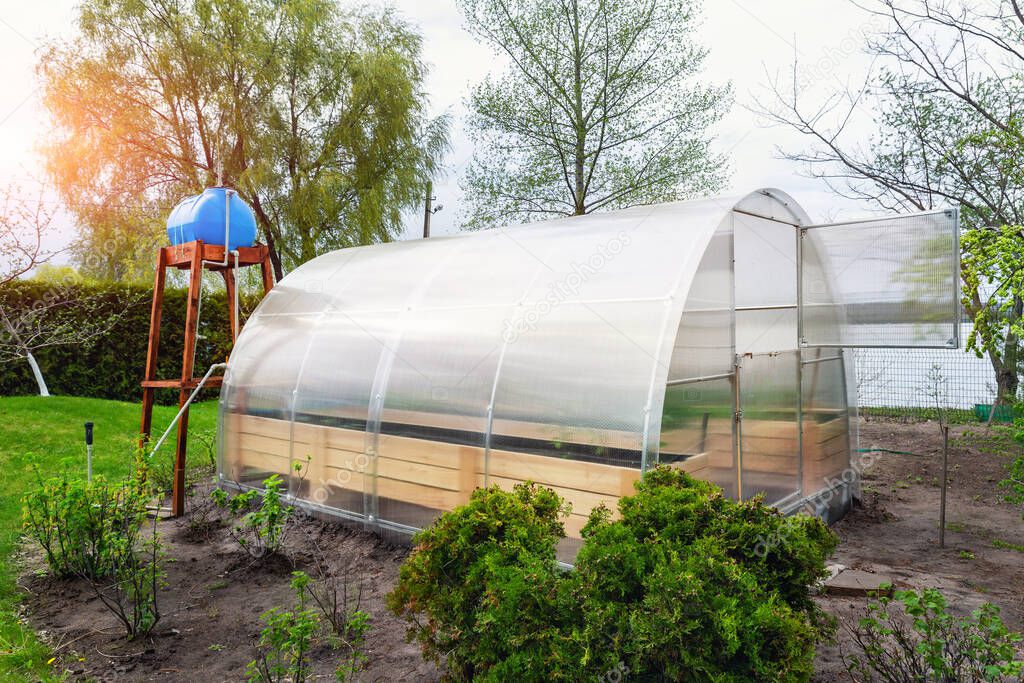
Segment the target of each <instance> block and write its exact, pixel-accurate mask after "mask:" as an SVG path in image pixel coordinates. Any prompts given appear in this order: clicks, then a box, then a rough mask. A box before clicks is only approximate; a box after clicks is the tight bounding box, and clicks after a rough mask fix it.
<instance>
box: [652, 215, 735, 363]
mask: <svg viewBox="0 0 1024 683" xmlns="http://www.w3.org/2000/svg"><path fill="white" fill-rule="evenodd" d="M732 241H733V235H732V221H731V220H730V219H727V220H725V221H723V223H722V225H721V226H720V227H719V229H718V230H717V231H716V232H715V234H714V236H713V237H712V238H711V241H710V242H709V243H708V246H707V249H706V251H705V252H704V257H703V258H702V259H701V261H700V266H698V268H697V273H696V274H695V275H694V278H693V281H692V282H691V284H690V289H689V292H688V294H687V297H686V304H685V305H684V307H683V314H682V317H681V318H680V322H679V329H678V330H677V331H676V335H675V344H674V345H673V349H672V361H671V364H670V367H669V373H668V379H669V381H671V380H680V379H693V378H697V377H707V376H709V375H719V374H722V373H727V372H732V366H733V363H734V361H735V358H734V348H733V330H734V327H733V307H732V297H733V274H732Z"/></svg>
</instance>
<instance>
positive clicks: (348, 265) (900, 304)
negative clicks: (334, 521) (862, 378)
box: [218, 190, 960, 558]
mask: <svg viewBox="0 0 1024 683" xmlns="http://www.w3.org/2000/svg"><path fill="white" fill-rule="evenodd" d="M958 230H959V218H958V215H957V213H956V212H955V211H935V212H928V213H923V214H916V215H908V216H891V217H884V218H875V219H867V220H863V221H856V222H844V223H837V224H812V223H811V221H810V220H809V219H808V217H807V215H806V214H805V213H804V211H803V210H802V209H801V208H800V207H799V206H798V205H797V204H796V202H795V201H794V200H793V199H792V198H791V197H789V196H788V195H786V194H785V193H783V192H781V191H778V190H759V191H757V192H753V193H751V194H749V195H747V196H745V197H741V198H731V199H721V198H717V199H706V200H698V201H689V202H676V203H670V204H660V205H654V206H641V207H634V208H630V209H625V210H621V211H615V212H608V213H599V214H590V215H587V216H579V217H572V218H564V219H558V220H554V221H547V222H542V223H533V224H527V225H522V226H515V227H509V228H501V229H493V230H486V231H480V232H473V233H463V234H459V235H453V236H445V237H434V238H431V239H428V240H413V241H402V242H395V243H388V244H379V245H373V246H366V247H357V248H350V249H342V250H338V251H334V252H331V253H328V254H325V255H323V256H321V257H319V258H317V259H314V260H313V261H310V262H308V263H306V264H304V265H302V266H300V267H299V268H297V269H296V270H295V271H293V272H292V273H290V274H289V275H288V276H287V277H285V278H284V279H283V280H282V281H281V282H280V283H279V284H278V285H277V286H276V287H275V288H274V289H273V290H271V291H270V293H269V294H268V295H267V297H266V298H265V300H264V301H263V302H262V303H261V304H260V306H259V307H258V309H257V310H256V311H255V312H254V314H253V315H252V317H251V318H250V320H249V321H248V323H247V324H246V325H245V327H244V329H243V331H242V333H241V335H240V337H239V339H238V341H237V344H236V346H235V349H234V351H233V352H232V355H231V358H230V361H229V363H228V371H227V373H226V376H225V380H224V385H223V388H222V391H221V402H220V419H219V437H220V438H219V440H218V444H219V453H218V472H219V477H220V480H221V482H222V483H224V484H228V485H236V486H241V487H248V486H259V485H260V483H261V482H262V481H263V480H264V479H265V478H266V477H268V476H270V475H271V474H278V475H280V476H281V477H282V478H284V479H285V480H286V481H287V486H288V491H289V495H290V497H291V498H292V499H293V500H295V501H296V502H298V503H300V504H301V505H303V506H305V507H307V508H309V509H311V510H317V511H320V512H324V513H328V514H331V515H335V516H339V517H342V518H346V519H350V520H354V521H357V522H361V523H363V524H365V525H367V526H369V527H372V528H374V529H377V530H381V531H389V532H397V533H399V534H409V533H412V532H414V531H416V530H417V529H421V528H423V527H425V526H427V525H429V524H430V522H431V521H432V520H433V519H435V518H436V517H437V516H438V515H439V514H440V513H441V512H443V511H445V510H449V509H452V508H454V507H456V506H458V505H460V504H463V503H465V502H467V501H468V499H469V496H470V494H471V493H472V491H473V490H474V489H475V488H477V487H481V486H491V485H499V486H501V487H504V488H507V487H511V486H513V485H514V484H516V483H519V482H525V481H533V482H537V483H539V484H543V485H545V486H549V487H551V488H553V489H554V490H555V491H556V492H558V493H559V494H561V495H562V496H563V497H564V498H565V499H566V500H567V501H568V502H569V503H570V504H571V505H572V512H571V514H570V516H569V517H568V519H567V520H566V532H567V536H568V539H567V540H566V542H565V543H563V548H562V554H563V556H564V557H568V558H571V556H572V554H573V552H574V549H575V548H576V547H577V546H578V543H579V537H580V529H581V528H582V526H583V524H584V523H585V522H586V520H587V517H588V515H589V513H590V511H591V510H592V509H593V508H595V507H596V506H598V505H601V504H605V505H607V506H608V507H610V508H611V509H613V510H614V509H615V503H616V501H617V499H618V498H619V497H621V496H623V495H628V494H630V493H631V492H632V491H633V484H634V482H636V481H637V479H639V478H640V477H641V476H642V473H643V472H644V471H645V470H647V469H649V468H651V467H653V466H655V465H657V464H663V465H668V466H672V467H679V468H682V469H684V470H686V471H688V472H690V473H691V474H692V475H693V476H695V477H698V478H703V479H707V480H710V481H713V482H714V483H716V484H718V485H719V486H721V487H722V489H723V490H724V492H725V494H726V495H728V496H730V497H733V498H741V499H747V498H751V497H753V496H758V495H760V496H764V498H765V500H766V501H767V502H769V503H771V504H773V505H776V506H778V507H779V508H780V509H782V510H783V511H785V512H792V511H795V510H804V511H808V512H810V513H812V514H817V515H820V516H822V517H824V518H825V519H828V520H833V519H836V518H838V517H839V516H841V515H842V514H843V512H844V511H845V510H846V509H847V508H848V507H849V505H850V503H851V500H852V496H853V495H854V494H855V493H856V490H857V482H858V471H857V470H858V468H857V466H856V462H854V461H852V460H851V453H854V452H855V451H856V422H855V419H854V418H855V414H856V405H855V395H856V391H855V386H854V382H853V380H852V377H853V374H852V366H851V361H850V357H849V354H844V349H845V348H848V347H856V346H916V347H942V348H948V347H950V346H956V345H957V344H958V338H957V330H958V325H957V322H958V321H959V317H960V310H959V297H958V295H957V284H958V282H959V275H958V269H959V249H958Z"/></svg>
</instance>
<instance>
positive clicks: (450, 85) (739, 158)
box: [0, 0, 880, 248]
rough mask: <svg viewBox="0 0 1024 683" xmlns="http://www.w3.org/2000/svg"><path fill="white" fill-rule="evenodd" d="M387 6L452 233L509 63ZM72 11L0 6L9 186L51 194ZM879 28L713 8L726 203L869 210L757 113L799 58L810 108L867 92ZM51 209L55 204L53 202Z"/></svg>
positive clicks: (766, 9)
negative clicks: (59, 60) (58, 74)
mask: <svg viewBox="0 0 1024 683" xmlns="http://www.w3.org/2000/svg"><path fill="white" fill-rule="evenodd" d="M343 1H344V0H343ZM388 4H390V5H392V6H394V7H395V8H397V9H398V10H399V11H400V12H401V13H402V14H403V15H404V16H405V17H406V18H407V19H408V20H409V21H410V22H412V23H413V24H416V25H418V26H419V28H420V31H421V32H422V34H423V49H424V54H423V56H424V59H425V60H426V61H427V62H428V63H429V64H430V65H431V71H430V75H429V77H428V79H427V83H426V89H427V92H428V93H429V95H430V98H431V107H432V110H433V112H434V113H435V114H440V113H442V112H447V113H449V114H451V115H452V117H453V120H454V126H453V130H452V141H453V149H452V151H451V153H450V155H449V157H448V159H447V164H446V166H447V169H448V170H447V173H446V176H445V177H444V178H441V179H438V180H436V181H435V187H434V195H435V197H436V203H437V204H440V205H442V206H443V209H442V210H440V211H439V212H437V213H436V214H435V215H434V216H433V219H432V221H431V232H432V234H435V235H437V234H446V233H451V232H455V231H457V230H458V229H459V228H458V220H459V217H460V211H459V207H460V205H461V200H462V193H461V191H460V190H459V183H458V181H459V178H460V174H461V173H462V172H463V171H464V169H465V167H466V164H467V163H468V161H469V159H470V158H471V156H472V146H471V144H470V143H469V141H468V140H467V139H466V136H465V132H464V130H463V121H464V117H465V113H466V109H465V101H466V98H467V95H468V93H469V90H470V88H471V87H472V85H473V84H475V83H477V82H479V81H480V80H482V79H483V77H484V76H485V75H486V74H487V73H488V72H489V71H490V70H492V69H496V68H501V65H502V63H503V62H502V60H500V59H499V58H497V57H496V56H495V55H494V54H493V53H492V52H491V51H490V50H489V48H486V47H484V46H483V45H481V44H479V43H477V42H476V40H475V39H474V38H473V37H472V36H471V35H470V34H469V33H468V32H467V31H466V30H465V28H464V22H463V20H462V17H461V15H460V13H459V11H458V8H457V7H456V5H455V2H454V0H420V1H416V0H397V1H393V2H390V3H388ZM75 6H76V3H74V2H67V1H62V0H33V2H24V1H23V0H0V77H2V80H0V82H2V83H3V87H2V88H0V187H6V186H9V185H12V184H13V185H16V186H18V187H20V188H21V192H22V193H25V194H28V195H29V196H36V194H37V193H38V192H39V191H40V188H41V187H44V186H45V183H44V180H45V179H44V177H43V173H42V171H41V164H40V161H39V156H38V154H37V151H36V150H37V148H38V145H39V143H40V141H41V140H42V139H43V137H44V136H45V135H46V133H47V121H46V114H45V111H44V110H43V108H42V106H41V104H40V101H39V91H38V87H37V86H38V84H37V81H36V78H35V72H34V69H35V64H36V60H37V59H38V51H39V48H40V46H41V45H44V44H45V43H46V42H47V41H49V40H53V39H60V38H64V37H69V36H72V35H73V34H74V17H75ZM878 28H880V26H878V25H877V20H871V19H870V18H869V17H868V16H867V15H865V14H864V13H863V11H862V10H860V9H858V8H857V7H855V6H854V5H853V4H852V3H851V2H849V0H774V1H773V2H770V3H767V2H763V1H755V0H705V6H704V12H703V21H702V25H701V26H700V27H699V32H698V34H697V36H696V38H697V40H699V42H700V43H702V44H703V45H705V46H706V47H708V48H709V49H710V54H709V55H708V58H707V60H706V62H705V69H704V72H703V74H702V75H701V76H700V79H702V80H706V81H711V82H714V83H725V82H731V83H732V84H733V88H734V92H735V97H736V102H735V104H734V106H733V108H732V111H731V112H730V113H729V114H728V115H727V116H726V117H725V119H724V120H723V121H721V122H720V123H719V124H718V125H717V126H716V127H715V128H714V130H713V133H714V135H715V142H714V148H715V149H716V150H717V151H721V152H725V153H726V154H727V155H728V156H729V158H730V160H731V165H732V171H733V172H732V177H731V179H730V182H729V186H728V187H727V188H726V189H725V190H723V192H722V194H723V195H727V194H740V193H745V192H747V191H750V190H754V189H758V188H761V187H777V188H780V189H782V190H785V191H787V192H789V193H790V194H791V195H793V196H794V197H795V198H796V200H797V201H798V202H799V203H800V204H801V205H803V207H804V208H805V209H806V210H807V212H808V213H809V214H810V216H811V218H812V220H821V221H824V220H831V219H839V218H849V217H852V216H858V215H863V214H865V213H868V212H869V211H870V207H864V206H858V205H856V204H854V203H853V202H850V201H848V200H844V199H842V198H840V197H836V196H835V195H834V194H833V193H831V192H830V191H829V190H828V188H826V187H825V186H824V184H823V183H822V182H821V181H818V180H815V179H811V178H806V177H804V176H803V175H802V174H801V171H802V169H801V168H800V167H799V166H798V165H796V164H794V163H792V162H789V161H786V160H783V159H780V158H778V155H777V151H776V147H777V146H782V147H783V148H785V149H787V150H790V151H794V150H800V149H804V148H806V145H807V142H806V141H805V140H802V139H801V138H800V136H799V135H797V134H795V133H792V132H789V131H787V130H785V129H782V128H778V127H774V128H771V127H765V126H764V125H763V122H761V121H759V119H758V117H757V116H756V114H754V113H753V112H752V111H750V109H749V108H748V107H750V106H751V105H753V104H754V102H755V101H756V99H757V98H759V97H761V98H763V97H764V96H765V95H766V94H767V93H766V90H765V88H766V84H767V83H768V81H769V76H774V75H776V74H780V73H781V74H785V73H787V72H788V70H789V69H790V68H791V65H792V64H793V61H794V58H796V59H797V61H798V63H799V64H801V65H802V67H801V71H800V74H801V80H802V81H805V82H807V83H808V90H807V93H806V95H807V97H808V101H811V102H813V101H815V100H821V99H823V98H825V97H827V96H828V95H830V94H832V93H834V92H836V91H838V90H841V89H845V88H847V87H851V86H852V87H860V85H862V84H863V82H864V74H865V73H866V71H867V70H868V69H869V68H870V63H869V61H868V57H867V56H866V55H864V54H863V53H862V52H861V48H862V45H863V34H864V33H865V32H869V33H870V32H872V31H873V30H876V29H878ZM862 113H863V112H862ZM862 119H865V120H870V117H862ZM859 125H864V124H863V123H862V124H859ZM869 132H870V131H868V130H864V131H863V133H864V134H865V135H867V134H868V133H869ZM44 201H46V202H47V203H50V204H52V205H54V206H56V199H55V198H54V197H53V196H52V194H47V195H46V198H45V200H44ZM422 220H423V219H422V215H421V214H419V213H412V214H410V215H409V216H408V217H407V219H406V226H405V232H404V235H403V237H405V238H414V237H417V236H419V235H420V234H421V230H422ZM57 222H58V225H59V230H58V232H57V234H56V235H55V236H54V237H53V240H54V244H51V245H49V246H51V248H59V247H62V246H65V245H66V244H67V243H70V242H71V241H72V239H73V238H74V230H75V228H74V225H73V222H72V221H71V219H70V218H69V217H67V216H60V217H59V218H58V219H57Z"/></svg>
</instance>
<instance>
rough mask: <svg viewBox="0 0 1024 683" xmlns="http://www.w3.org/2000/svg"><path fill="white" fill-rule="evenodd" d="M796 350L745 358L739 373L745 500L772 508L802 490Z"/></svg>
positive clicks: (741, 464) (798, 356) (741, 460)
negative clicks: (756, 498)
mask: <svg viewBox="0 0 1024 683" xmlns="http://www.w3.org/2000/svg"><path fill="white" fill-rule="evenodd" d="M799 358H800V355H799V352H798V351H786V352H781V353H769V354H759V355H753V356H747V357H744V358H743V362H742V365H741V367H740V369H739V375H740V379H739V381H740V407H741V409H742V411H743V418H742V420H741V422H740V470H741V471H740V474H741V481H742V493H743V498H744V499H747V498H752V497H754V496H755V495H758V494H764V496H765V502H767V503H770V504H774V503H777V502H779V501H781V500H783V499H785V498H788V497H789V496H792V495H793V494H796V493H799V491H800V447H799V435H798V433H797V429H798V424H797V392H798V391H799V387H798V383H797V380H798V375H797V373H798V371H799V369H798V362H799Z"/></svg>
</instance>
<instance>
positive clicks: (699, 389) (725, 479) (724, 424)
mask: <svg viewBox="0 0 1024 683" xmlns="http://www.w3.org/2000/svg"><path fill="white" fill-rule="evenodd" d="M733 413H734V399H733V385H732V380H731V379H718V380H708V381H704V382H692V383H689V384H676V385H670V386H669V387H668V389H667V390H666V392H665V407H664V410H663V412H662V418H661V443H660V445H659V454H658V462H659V463H662V464H666V465H675V466H680V467H683V468H684V469H686V470H687V471H688V472H689V473H690V474H691V475H692V476H694V477H696V478H698V479H704V480H706V481H711V482H714V483H715V484H717V485H718V486H721V487H722V490H723V491H724V492H725V495H727V496H729V497H731V498H735V497H736V462H735V451H734V449H733V426H734V424H735V420H734V419H733Z"/></svg>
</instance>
